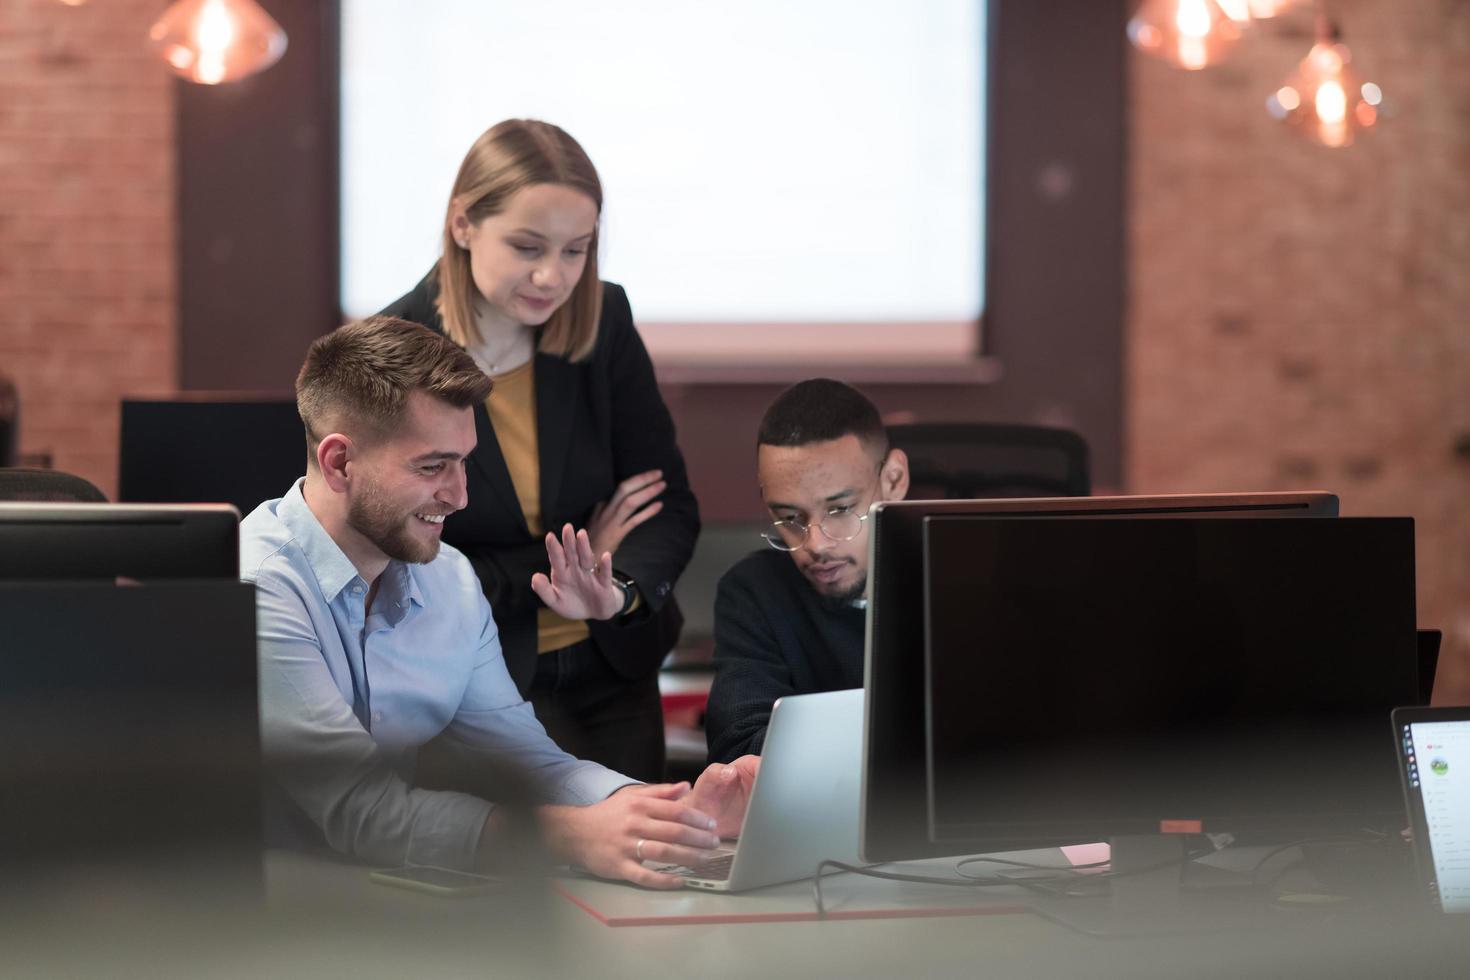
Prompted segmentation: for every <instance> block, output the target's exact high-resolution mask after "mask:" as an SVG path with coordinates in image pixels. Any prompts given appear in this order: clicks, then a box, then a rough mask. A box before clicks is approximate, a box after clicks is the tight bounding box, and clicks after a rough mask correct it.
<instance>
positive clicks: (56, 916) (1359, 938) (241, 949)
mask: <svg viewBox="0 0 1470 980" xmlns="http://www.w3.org/2000/svg"><path fill="white" fill-rule="evenodd" d="M832 885H833V889H834V894H837V893H838V889H840V888H844V887H847V885H845V884H844V883H842V882H838V881H833V882H832ZM577 887H578V888H580V889H583V890H584V893H586V892H585V890H586V889H590V890H591V893H592V894H596V893H599V892H604V891H605V895H604V897H606V896H616V898H615V901H617V902H621V903H624V904H626V903H627V902H630V901H631V902H635V903H636V902H637V901H638V900H639V899H638V896H639V895H640V894H641V893H640V892H638V891H637V890H635V889H632V888H631V887H629V886H624V885H618V884H612V883H604V882H595V881H581V882H579V883H578V886H577ZM853 887H857V886H853ZM750 897H751V898H754V899H756V900H757V901H759V900H760V898H759V896H750ZM681 898H682V899H684V900H687V901H688V902H689V903H691V905H692V906H698V905H700V904H701V903H705V904H707V905H708V906H709V907H710V908H715V907H720V906H728V905H729V904H730V903H732V902H740V901H742V900H744V899H743V898H742V897H741V896H720V895H696V894H692V893H690V894H683V895H681ZM649 900H650V901H653V900H654V897H653V896H650V897H649ZM660 975H668V976H677V977H701V978H702V977H758V978H762V980H771V978H783V977H834V978H836V977H843V978H846V977H909V976H923V977H982V976H983V977H1026V978H1029V977H1074V976H1078V977H1120V978H1122V977H1127V978H1151V977H1220V978H1226V977H1230V978H1235V977H1290V978H1293V980H1295V978H1316V977H1323V978H1327V977H1332V978H1341V977H1374V978H1380V977H1382V978H1390V977H1393V978H1396V977H1416V978H1417V977H1438V976H1444V977H1456V978H1462V980H1463V978H1465V977H1470V922H1460V923H1456V924H1453V925H1450V926H1445V925H1443V924H1440V925H1439V926H1438V927H1437V928H1433V929H1424V928H1416V927H1411V926H1405V925H1402V924H1398V925H1394V924H1388V923H1374V924H1363V923H1356V924H1343V923H1333V922H1332V921H1330V920H1324V919H1316V918H1313V919H1303V920H1302V921H1301V922H1300V923H1293V927H1292V928H1289V929H1283V930H1272V931H1256V932H1240V933H1225V934H1216V935H1205V936H1168V937H1163V938H1154V939H1114V940H1099V939H1093V938H1090V937H1087V936H1084V935H1081V934H1078V933H1074V932H1072V931H1070V930H1068V929H1065V928H1062V927H1060V926H1057V925H1055V924H1052V923H1050V922H1048V921H1046V920H1044V919H1042V918H1040V917H1039V916H1035V915H1032V914H1025V913H1022V914H1005V915H980V916H964V917H941V918H887V919H850V920H827V921H804V922H749V923H728V924H705V925H661V926H634V927H625V928H612V927H609V926H606V925H603V924H602V923H601V922H599V921H598V920H597V919H595V918H593V917H592V916H591V915H589V914H587V912H585V911H583V910H582V909H580V908H578V907H577V906H576V905H574V904H572V903H571V902H569V901H567V900H565V899H564V898H562V897H561V896H560V895H558V894H556V893H555V891H554V890H553V889H552V888H551V887H550V883H549V882H546V881H535V882H522V883H519V886H518V887H517V888H516V889H515V890H514V891H511V892H508V893H506V894H498V895H483V896H476V897H470V898H461V899H446V898H439V897H436V896H433V895H427V894H422V893H417V892H412V891H407V890H403V889H396V888H388V887H384V886H381V885H376V884H373V883H372V882H370V881H369V880H368V878H367V872H366V870H365V869H363V868H361V867H355V866H351V865H346V864H338V863H334V862H330V861H325V860H321V859H318V858H312V857H307V856H302V855H294V854H286V853H272V854H270V855H268V857H267V861H266V901H265V910H264V912H262V911H260V908H259V902H258V900H257V901H256V902H254V903H252V902H250V901H248V900H247V901H240V902H232V901H230V900H229V898H228V891H227V889H226V887H225V886H223V885H222V884H221V883H220V882H218V881H215V880H212V879H211V877H210V875H209V874H208V873H207V872H206V871H203V870H199V869H190V871H188V872H187V873H185V874H184V875H183V876H182V877H181V878H179V879H177V880H173V881H172V882H171V884H170V887H168V888H166V889H163V890H158V889H155V888H152V887H148V886H145V885H144V884H142V883H140V881H139V880H138V879H136V878H134V877H130V876H128V875H125V874H117V873H104V872H100V871H96V870H95V869H94V870H89V871H85V872H83V871H77V872H74V873H71V874H60V875H58V874H54V873H53V874H49V875H48V876H47V878H46V879H44V880H43V881H40V882H32V883H24V882H19V881H17V880H14V879H12V880H10V881H8V882H6V883H5V887H0V976H3V977H6V978H11V977H28V976H48V977H49V976H106V977H135V976H136V977H175V976H177V977H191V978H193V977H267V976H269V977H344V978H347V977H350V978H353V980H365V978H376V977H394V978H400V980H401V978H410V980H425V978H432V977H462V976H463V977H471V976H473V977H480V976H486V977H497V978H499V977H537V978H541V977H563V976H565V977H579V976H587V977H595V978H597V980H618V978H623V977H627V978H648V977H657V976H660Z"/></svg>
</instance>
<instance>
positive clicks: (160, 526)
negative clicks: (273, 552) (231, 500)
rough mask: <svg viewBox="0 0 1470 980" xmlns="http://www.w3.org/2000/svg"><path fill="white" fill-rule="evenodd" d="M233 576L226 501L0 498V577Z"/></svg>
mask: <svg viewBox="0 0 1470 980" xmlns="http://www.w3.org/2000/svg"><path fill="white" fill-rule="evenodd" d="M239 577H240V514H239V512H238V511H236V510H235V508H233V507H231V506H229V505H228V504H175V505H148V504H52V503H8V502H0V580H5V579H9V580H31V581H38V580H64V579H72V580H75V579H103V580H109V581H110V580H114V579H118V578H125V579H137V580H140V581H146V580H149V579H198V578H211V579H235V580H238V579H239Z"/></svg>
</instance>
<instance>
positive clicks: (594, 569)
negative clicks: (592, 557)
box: [587, 562, 597, 575]
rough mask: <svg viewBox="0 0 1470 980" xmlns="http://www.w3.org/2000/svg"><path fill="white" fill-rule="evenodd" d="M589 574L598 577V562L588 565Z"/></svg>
mask: <svg viewBox="0 0 1470 980" xmlns="http://www.w3.org/2000/svg"><path fill="white" fill-rule="evenodd" d="M587 574H588V575H596V574H597V563H596V562H593V563H592V564H591V565H588V566H587Z"/></svg>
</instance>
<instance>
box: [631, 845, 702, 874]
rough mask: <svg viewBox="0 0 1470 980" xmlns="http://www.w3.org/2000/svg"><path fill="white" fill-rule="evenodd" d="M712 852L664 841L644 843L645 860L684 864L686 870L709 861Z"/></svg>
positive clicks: (655, 862)
mask: <svg viewBox="0 0 1470 980" xmlns="http://www.w3.org/2000/svg"><path fill="white" fill-rule="evenodd" d="M711 856H712V852H710V851H705V850H701V849H699V848H696V847H685V846H684V845H682V844H668V843H665V842H664V841H658V840H647V839H645V840H644V841H643V860H645V861H652V862H653V863H654V864H682V865H684V866H685V867H686V868H692V867H694V866H695V865H697V864H699V863H700V862H702V861H708V860H709V859H710V857H711Z"/></svg>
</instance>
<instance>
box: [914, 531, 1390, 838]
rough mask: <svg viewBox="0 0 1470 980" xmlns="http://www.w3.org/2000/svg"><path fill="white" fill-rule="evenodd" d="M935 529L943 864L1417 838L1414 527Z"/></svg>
mask: <svg viewBox="0 0 1470 980" xmlns="http://www.w3.org/2000/svg"><path fill="white" fill-rule="evenodd" d="M925 524H926V527H925V541H924V545H925V550H926V557H927V562H926V566H927V575H926V592H927V627H926V636H927V648H928V649H927V653H928V656H927V659H926V670H927V675H926V676H927V682H926V691H927V694H928V717H929V730H928V734H929V759H928V762H929V780H928V782H929V789H930V813H931V835H932V839H933V840H934V841H936V842H947V843H957V844H963V845H964V849H967V850H969V849H976V850H980V849H985V844H986V843H987V842H989V841H992V840H999V841H1010V840H1014V839H1016V838H1018V837H1022V836H1029V835H1035V836H1036V837H1037V839H1061V840H1066V839H1077V838H1079V837H1085V838H1089V839H1098V838H1101V837H1108V836H1115V835H1121V834H1145V833H1158V832H1160V831H1169V830H1176V831H1186V832H1199V831H1204V832H1213V831H1251V830H1264V829H1290V830H1293V831H1294V830H1298V829H1299V830H1302V831H1305V832H1315V831H1318V830H1324V831H1330V830H1343V831H1347V830H1353V829H1357V828H1360V827H1363V826H1365V825H1375V824H1376V825H1380V826H1381V825H1383V823H1384V818H1391V819H1395V820H1400V821H1401V820H1402V800H1401V798H1400V793H1399V786H1398V772H1397V766H1396V763H1395V758H1394V754H1393V748H1392V745H1391V744H1390V742H1389V740H1388V739H1387V738H1386V737H1385V736H1384V731H1385V724H1386V719H1388V717H1389V713H1390V712H1391V710H1392V709H1393V708H1394V707H1395V706H1397V705H1400V704H1407V703H1412V702H1413V701H1414V699H1415V698H1416V696H1417V687H1416V673H1417V670H1416V653H1415V633H1414V540H1413V522H1412V521H1411V520H1409V519H1407V518H1372V519H1343V520H1337V521H1320V520H1309V519H1297V520H1228V521H1227V520H1218V519H1198V518H1190V519H1182V520H1173V521H1154V520H1126V519H1107V520H1095V521H1007V520H996V519H987V518H983V517H944V516H932V517H929V518H927V519H926V522H925Z"/></svg>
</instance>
